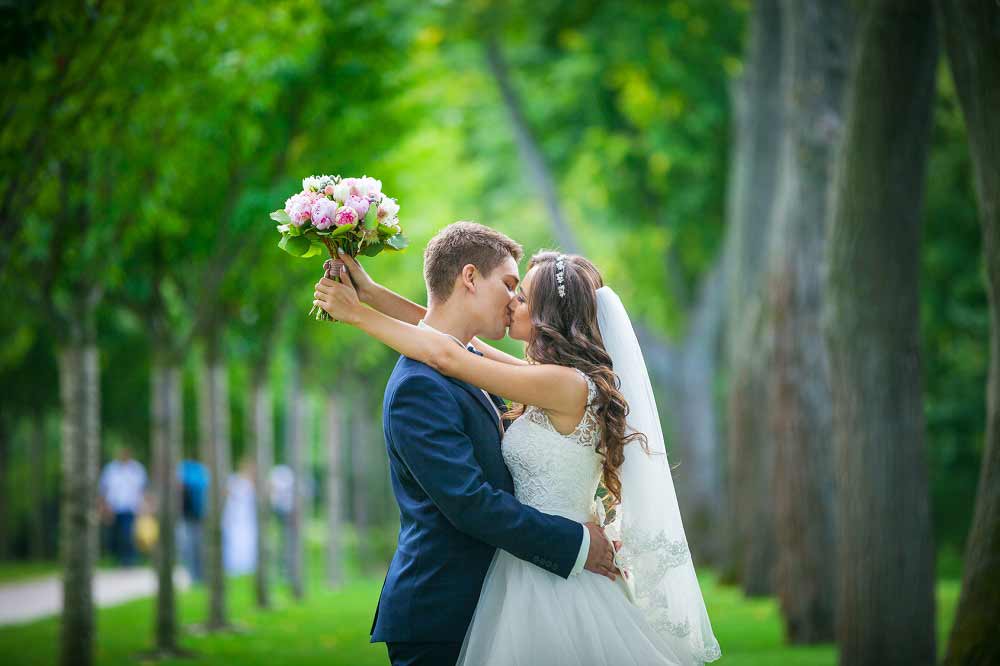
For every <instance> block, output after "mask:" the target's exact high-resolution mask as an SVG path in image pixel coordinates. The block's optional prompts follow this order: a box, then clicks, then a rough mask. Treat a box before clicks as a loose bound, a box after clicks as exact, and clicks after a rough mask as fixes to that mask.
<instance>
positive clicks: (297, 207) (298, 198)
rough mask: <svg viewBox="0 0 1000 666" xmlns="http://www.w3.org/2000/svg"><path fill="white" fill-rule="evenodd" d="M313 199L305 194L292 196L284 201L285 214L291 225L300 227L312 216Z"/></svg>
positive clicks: (308, 194)
mask: <svg viewBox="0 0 1000 666" xmlns="http://www.w3.org/2000/svg"><path fill="white" fill-rule="evenodd" d="M314 199H315V197H314V196H313V195H311V194H310V193H307V192H300V193H298V194H293V195H292V196H291V197H289V198H288V200H287V201H285V213H287V214H288V217H289V218H290V219H291V220H292V224H294V225H295V226H297V227H301V226H302V225H303V224H305V223H306V222H308V221H309V219H310V217H311V216H312V205H313V201H314Z"/></svg>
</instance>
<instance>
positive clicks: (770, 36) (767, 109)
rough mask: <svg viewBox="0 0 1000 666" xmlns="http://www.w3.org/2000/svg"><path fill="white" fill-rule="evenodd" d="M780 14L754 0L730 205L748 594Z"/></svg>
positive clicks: (762, 542)
mask: <svg viewBox="0 0 1000 666" xmlns="http://www.w3.org/2000/svg"><path fill="white" fill-rule="evenodd" d="M782 32H783V30H782V24H781V11H780V9H779V7H778V2H777V0H758V1H757V2H755V3H754V8H753V11H752V14H751V18H750V36H749V42H748V52H747V59H746V64H745V65H744V75H743V79H742V80H741V81H740V82H738V83H737V84H736V85H735V88H734V95H733V97H734V122H735V140H736V147H735V154H734V156H733V161H732V167H731V175H730V191H729V195H728V205H727V208H728V210H727V218H728V221H727V224H728V229H727V238H726V247H725V250H724V252H725V256H726V258H727V261H728V266H727V267H726V274H727V279H726V283H727V288H728V292H729V293H728V306H729V307H728V311H729V321H728V333H727V336H728V356H729V368H730V381H729V396H728V406H727V412H728V445H729V450H728V455H727V462H728V500H729V507H728V511H729V518H728V525H729V527H728V529H726V530H725V532H726V534H727V536H728V538H729V539H731V542H730V545H729V547H728V548H727V552H726V556H727V559H728V562H727V566H725V568H724V575H725V578H727V579H728V580H731V581H734V582H735V581H739V582H741V583H742V584H743V590H744V592H745V593H746V594H747V595H749V596H760V595H767V594H771V593H772V592H773V589H774V585H773V576H774V562H775V557H776V546H775V540H774V518H773V507H772V502H771V498H770V488H771V477H772V475H773V454H774V452H773V447H772V446H771V445H770V438H769V437H768V432H767V414H768V405H767V391H766V374H765V373H766V368H767V360H768V353H769V344H770V341H769V339H768V336H767V334H768V331H767V328H766V326H764V323H765V321H766V320H765V317H764V316H763V307H764V297H763V286H762V282H763V280H762V276H763V273H764V268H765V266H766V252H767V244H766V239H767V235H768V228H769V225H770V222H771V218H772V215H773V208H774V199H775V192H776V189H777V180H778V162H779V159H778V158H779V152H778V149H779V146H780V143H781V137H782V134H783V131H784V118H783V113H782V104H781V102H782V99H781V76H780V71H781V58H782V53H781V52H782Z"/></svg>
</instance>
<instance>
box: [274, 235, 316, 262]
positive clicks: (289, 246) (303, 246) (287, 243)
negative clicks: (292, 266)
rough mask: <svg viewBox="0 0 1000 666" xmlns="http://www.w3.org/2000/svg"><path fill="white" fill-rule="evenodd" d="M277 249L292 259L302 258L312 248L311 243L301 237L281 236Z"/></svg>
mask: <svg viewBox="0 0 1000 666" xmlns="http://www.w3.org/2000/svg"><path fill="white" fill-rule="evenodd" d="M278 247H280V248H281V249H282V250H284V251H285V252H287V253H288V254H290V255H292V256H293V257H304V256H306V253H307V252H309V250H310V248H312V241H310V240H309V239H308V238H304V237H302V236H291V235H288V234H282V236H281V240H280V241H278Z"/></svg>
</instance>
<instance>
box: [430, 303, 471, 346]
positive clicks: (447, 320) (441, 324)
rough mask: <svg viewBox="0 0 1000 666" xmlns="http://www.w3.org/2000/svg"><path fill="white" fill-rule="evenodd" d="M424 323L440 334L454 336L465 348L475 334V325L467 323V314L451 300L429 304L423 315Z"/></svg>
mask: <svg viewBox="0 0 1000 666" xmlns="http://www.w3.org/2000/svg"><path fill="white" fill-rule="evenodd" d="M424 323H426V324H427V325H428V326H430V327H432V328H434V329H437V330H438V331H441V332H442V333H447V334H448V335H453V336H455V337H456V338H458V339H459V340H461V341H462V344H463V345H466V346H468V344H469V342H470V341H471V340H472V338H474V337H476V333H477V331H476V329H475V324H474V323H473V322H471V321H469V316H468V314H467V313H465V312H463V311H462V307H461V306H460V305H459V304H458V303H457V302H454V303H453V302H452V301H451V299H449V300H448V301H445V302H444V303H441V304H435V303H431V304H430V305H429V306H428V307H427V314H425V315H424Z"/></svg>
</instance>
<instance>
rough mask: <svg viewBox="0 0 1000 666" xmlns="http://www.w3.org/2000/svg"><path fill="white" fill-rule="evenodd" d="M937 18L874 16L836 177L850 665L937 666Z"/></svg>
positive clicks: (832, 344) (837, 349)
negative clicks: (932, 329) (932, 450)
mask: <svg viewBox="0 0 1000 666" xmlns="http://www.w3.org/2000/svg"><path fill="white" fill-rule="evenodd" d="M933 19H934V15H933V11H932V7H931V3H930V2H929V0H923V1H920V0H880V1H878V2H870V3H867V4H866V5H865V6H864V10H863V11H862V12H861V14H860V15H859V24H858V32H857V42H856V44H857V46H856V49H855V54H854V55H855V57H854V61H853V69H852V76H853V80H852V82H851V84H850V87H849V93H848V95H849V99H848V103H847V126H846V132H845V137H844V143H843V146H842V151H841V155H840V157H839V158H838V163H837V167H836V174H835V185H834V187H835V190H834V192H835V196H834V203H833V216H832V223H831V224H832V227H831V231H830V236H829V240H828V244H829V245H828V250H827V251H828V264H829V277H828V283H827V294H826V297H827V301H826V303H825V305H824V307H825V308H827V309H828V311H827V312H826V313H825V315H824V321H825V327H826V329H827V330H826V333H827V341H828V344H829V355H830V356H829V358H830V371H831V390H832V396H833V438H834V455H835V460H836V463H835V469H836V472H837V479H836V484H837V503H836V509H835V510H836V515H837V525H838V527H837V555H838V556H837V573H836V576H837V609H836V616H837V640H838V643H839V646H840V663H841V664H850V665H851V666H865V665H867V664H879V665H883V666H892V665H893V664H900V665H903V664H906V665H908V666H909V665H914V664H933V663H934V661H935V644H934V643H935V626H934V622H935V617H934V545H933V533H932V531H931V519H930V507H929V498H928V492H929V491H928V479H927V460H926V450H925V444H924V416H923V404H922V380H921V361H920V319H919V306H920V303H919V289H918V285H919V277H920V275H919V267H920V217H921V207H922V200H923V183H924V178H925V167H926V158H927V150H928V141H929V132H930V126H931V110H932V103H933V98H934V83H935V70H936V63H937V43H936V39H935V29H934V20H933Z"/></svg>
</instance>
